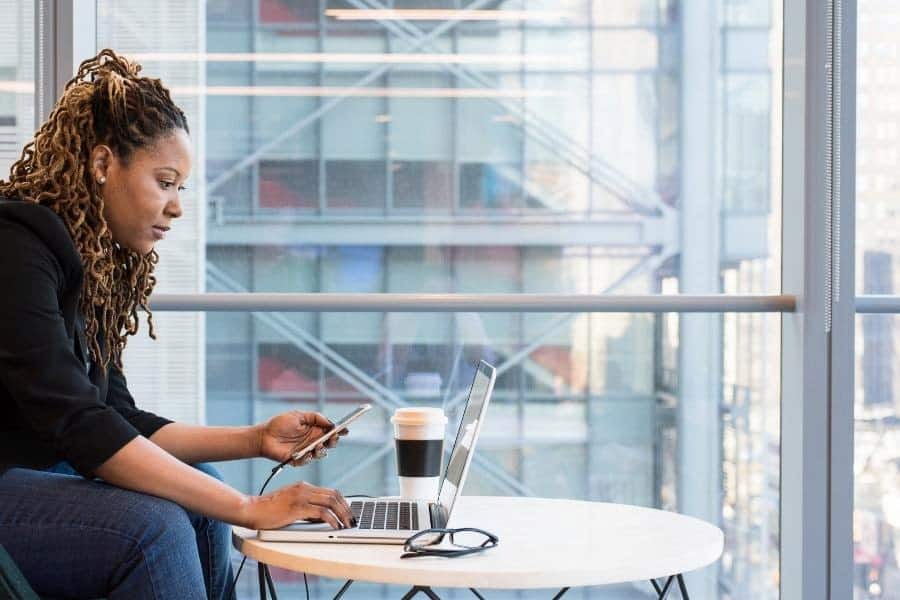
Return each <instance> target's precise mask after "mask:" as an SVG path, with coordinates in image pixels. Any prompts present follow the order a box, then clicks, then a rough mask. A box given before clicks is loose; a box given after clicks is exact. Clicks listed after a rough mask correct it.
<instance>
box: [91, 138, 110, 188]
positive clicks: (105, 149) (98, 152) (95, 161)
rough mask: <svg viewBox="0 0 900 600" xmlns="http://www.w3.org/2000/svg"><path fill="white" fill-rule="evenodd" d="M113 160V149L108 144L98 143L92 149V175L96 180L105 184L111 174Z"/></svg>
mask: <svg viewBox="0 0 900 600" xmlns="http://www.w3.org/2000/svg"><path fill="white" fill-rule="evenodd" d="M112 161H113V153H112V149H111V148H110V147H109V146H107V145H106V144H98V145H97V146H94V149H93V150H91V175H93V177H94V181H96V182H97V183H99V184H100V185H103V184H104V183H106V177H107V175H108V174H109V167H110V164H112Z"/></svg>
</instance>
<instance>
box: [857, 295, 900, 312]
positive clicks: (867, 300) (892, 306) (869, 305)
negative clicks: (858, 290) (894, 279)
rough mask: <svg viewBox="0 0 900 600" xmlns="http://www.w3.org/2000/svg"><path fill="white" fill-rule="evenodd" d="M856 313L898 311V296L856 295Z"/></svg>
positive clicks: (899, 301) (899, 307) (899, 297)
mask: <svg viewBox="0 0 900 600" xmlns="http://www.w3.org/2000/svg"><path fill="white" fill-rule="evenodd" d="M856 312H857V313H862V314H866V313H870V314H871V313H881V314H890V313H900V296H874V295H872V296H857V297H856Z"/></svg>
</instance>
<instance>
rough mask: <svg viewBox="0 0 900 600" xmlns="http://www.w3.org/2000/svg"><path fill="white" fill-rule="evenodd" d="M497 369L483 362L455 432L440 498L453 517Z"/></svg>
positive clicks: (439, 500) (440, 501) (439, 501)
mask: <svg viewBox="0 0 900 600" xmlns="http://www.w3.org/2000/svg"><path fill="white" fill-rule="evenodd" d="M494 373H495V369H494V368H493V367H492V366H490V365H489V364H487V363H486V362H483V361H482V362H481V363H479V364H478V369H477V370H476V371H475V381H473V382H472V387H471V388H470V390H469V400H468V402H467V403H466V410H465V411H464V412H463V416H462V420H461V421H460V423H459V429H458V430H457V431H456V441H455V442H454V443H453V451H452V452H451V453H450V460H449V461H448V462H447V470H446V471H445V473H444V478H443V480H441V491H440V493H439V494H438V504H440V505H441V506H442V507H443V508H444V509H445V510H446V511H447V514H448V515H449V514H450V510H451V509H452V508H453V503H454V501H455V500H456V495H457V494H458V493H459V490H461V489H462V486H463V482H464V480H465V477H466V472H467V471H468V466H469V462H470V457H471V454H472V451H473V449H474V447H475V440H476V438H477V435H478V430H479V429H480V428H481V420H483V419H484V410H483V409H484V407H485V404H486V403H487V401H488V398H489V396H490V392H491V389H492V388H493V383H494Z"/></svg>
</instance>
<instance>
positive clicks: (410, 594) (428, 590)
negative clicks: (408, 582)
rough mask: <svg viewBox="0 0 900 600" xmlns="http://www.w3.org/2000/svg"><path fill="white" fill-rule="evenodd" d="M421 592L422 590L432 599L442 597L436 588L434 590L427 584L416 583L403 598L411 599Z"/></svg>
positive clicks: (439, 599)
mask: <svg viewBox="0 0 900 600" xmlns="http://www.w3.org/2000/svg"><path fill="white" fill-rule="evenodd" d="M419 592H422V593H423V594H425V595H426V596H428V597H429V598H431V600H441V597H440V596H438V595H437V594H435V593H434V590H432V589H431V588H430V587H428V586H427V585H414V586H413V587H412V588H410V590H409V591H408V592H406V594H404V595H403V598H402V600H409V599H410V598H412V597H413V596H415V595H416V594H418V593H419Z"/></svg>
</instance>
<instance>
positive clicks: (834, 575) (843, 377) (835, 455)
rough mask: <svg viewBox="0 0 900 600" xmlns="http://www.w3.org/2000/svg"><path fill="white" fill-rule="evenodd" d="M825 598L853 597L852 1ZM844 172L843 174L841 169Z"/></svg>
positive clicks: (844, 77)
mask: <svg viewBox="0 0 900 600" xmlns="http://www.w3.org/2000/svg"><path fill="white" fill-rule="evenodd" d="M832 29H833V33H834V44H833V49H834V55H833V57H834V59H833V69H832V74H833V80H834V85H835V88H834V93H833V102H834V104H833V111H832V114H833V117H834V119H833V121H832V124H833V131H834V135H833V139H834V142H835V148H834V150H833V153H832V165H831V167H832V173H833V175H834V182H833V186H832V191H833V192H834V194H835V197H834V198H833V199H832V201H833V212H832V215H833V224H832V225H833V228H834V229H833V260H832V265H833V272H832V273H831V276H832V299H831V311H832V328H831V348H830V350H831V353H830V360H831V382H830V383H831V431H830V444H829V445H830V451H831V461H830V490H829V492H830V494H829V497H830V508H831V510H830V521H831V522H830V533H831V540H830V543H829V554H830V561H831V575H830V581H829V588H830V592H831V595H830V598H833V599H837V598H849V597H850V596H852V594H853V566H854V565H853V493H854V480H853V452H854V420H853V419H854V416H853V404H854V392H855V390H854V376H855V373H854V366H855V356H854V355H855V351H854V342H855V333H856V331H855V310H854V296H855V289H854V277H855V272H854V270H855V229H856V224H855V202H854V195H853V194H854V189H855V175H856V174H855V164H856V160H855V159H856V145H855V140H856V96H855V92H856V0H834V21H833V27H832ZM844 166H846V169H844Z"/></svg>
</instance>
